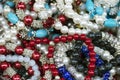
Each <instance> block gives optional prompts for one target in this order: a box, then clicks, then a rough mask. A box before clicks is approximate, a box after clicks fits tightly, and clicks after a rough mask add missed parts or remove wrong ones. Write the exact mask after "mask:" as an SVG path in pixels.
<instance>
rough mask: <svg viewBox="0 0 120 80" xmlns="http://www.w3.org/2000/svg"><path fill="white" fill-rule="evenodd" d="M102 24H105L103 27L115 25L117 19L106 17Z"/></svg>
mask: <svg viewBox="0 0 120 80" xmlns="http://www.w3.org/2000/svg"><path fill="white" fill-rule="evenodd" d="M104 26H105V27H108V28H114V27H117V21H116V20H114V19H107V20H106V21H105V22H104Z"/></svg>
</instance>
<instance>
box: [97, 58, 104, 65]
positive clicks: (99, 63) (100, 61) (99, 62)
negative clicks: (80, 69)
mask: <svg viewBox="0 0 120 80" xmlns="http://www.w3.org/2000/svg"><path fill="white" fill-rule="evenodd" d="M103 64H104V62H103V60H101V59H98V60H97V61H96V65H97V66H101V65H103Z"/></svg>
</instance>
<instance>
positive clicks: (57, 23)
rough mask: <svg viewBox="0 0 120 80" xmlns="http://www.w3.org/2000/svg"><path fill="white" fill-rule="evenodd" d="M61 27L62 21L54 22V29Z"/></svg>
mask: <svg viewBox="0 0 120 80" xmlns="http://www.w3.org/2000/svg"><path fill="white" fill-rule="evenodd" d="M61 28H62V23H60V22H56V23H55V29H56V30H60V29H61Z"/></svg>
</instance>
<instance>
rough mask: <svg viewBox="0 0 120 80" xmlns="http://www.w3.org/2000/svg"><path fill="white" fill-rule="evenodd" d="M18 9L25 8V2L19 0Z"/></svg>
mask: <svg viewBox="0 0 120 80" xmlns="http://www.w3.org/2000/svg"><path fill="white" fill-rule="evenodd" d="M17 9H22V10H25V9H26V5H25V3H24V2H19V3H18V4H17Z"/></svg>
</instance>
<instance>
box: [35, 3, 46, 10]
mask: <svg viewBox="0 0 120 80" xmlns="http://www.w3.org/2000/svg"><path fill="white" fill-rule="evenodd" d="M33 8H34V10H35V11H40V10H41V9H44V4H42V3H40V2H36V3H34V5H33Z"/></svg>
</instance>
